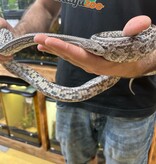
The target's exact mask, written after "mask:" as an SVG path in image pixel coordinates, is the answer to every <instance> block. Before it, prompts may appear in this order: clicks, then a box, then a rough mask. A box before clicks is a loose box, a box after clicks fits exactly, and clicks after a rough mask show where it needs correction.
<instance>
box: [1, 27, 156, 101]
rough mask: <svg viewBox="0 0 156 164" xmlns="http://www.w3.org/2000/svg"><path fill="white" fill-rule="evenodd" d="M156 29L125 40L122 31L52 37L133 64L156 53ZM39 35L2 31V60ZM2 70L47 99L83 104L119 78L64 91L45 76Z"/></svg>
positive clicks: (13, 66) (23, 69) (14, 66)
mask: <svg viewBox="0 0 156 164" xmlns="http://www.w3.org/2000/svg"><path fill="white" fill-rule="evenodd" d="M155 33H156V27H155V25H152V26H151V27H149V28H148V29H147V30H145V31H143V32H142V33H140V34H138V35H136V36H134V37H122V34H121V31H114V32H102V33H99V34H95V35H93V36H92V37H91V39H84V38H79V37H74V36H68V35H59V34H49V33H45V34H46V35H47V36H49V37H55V38H59V39H62V40H64V41H67V42H69V43H72V44H74V45H77V46H80V47H82V48H83V49H85V50H86V51H88V52H91V53H92V54H95V55H98V56H102V57H104V58H105V59H106V60H109V61H113V62H131V61H137V60H139V59H142V58H143V57H145V56H147V55H148V54H150V53H152V52H153V51H154V50H155V49H156V35H155ZM36 34H37V33H30V34H26V35H24V36H21V37H19V38H14V37H13V35H12V34H11V33H10V32H9V31H8V30H6V29H1V30H0V54H1V56H2V57H5V56H9V55H10V54H11V55H13V54H14V53H16V52H18V51H20V50H22V49H23V48H26V47H29V46H31V45H35V44H36V43H34V41H33V38H34V36H35V35H36ZM3 66H4V67H5V68H6V69H7V70H8V71H9V72H11V73H13V74H15V75H16V76H18V77H19V78H21V79H23V80H25V81H26V82H28V83H29V84H30V85H32V86H33V87H34V88H36V89H37V90H39V91H41V92H42V93H43V94H45V95H46V96H48V97H51V98H53V99H55V100H59V101H64V102H80V101H84V100H87V99H90V98H92V97H94V96H96V95H98V94H100V93H102V92H103V91H105V90H107V89H109V88H111V87H112V86H114V85H115V84H116V83H117V82H118V81H119V80H120V77H112V76H104V75H101V76H97V77H96V78H94V79H91V80H90V81H88V82H86V83H84V84H83V85H81V86H78V87H65V86H60V85H57V84H55V83H52V82H49V81H47V80H46V79H45V78H44V77H43V76H41V75H40V74H39V73H37V72H36V71H34V70H33V69H32V68H30V67H28V66H26V65H24V64H20V63H17V62H16V61H14V60H12V61H7V62H5V63H3Z"/></svg>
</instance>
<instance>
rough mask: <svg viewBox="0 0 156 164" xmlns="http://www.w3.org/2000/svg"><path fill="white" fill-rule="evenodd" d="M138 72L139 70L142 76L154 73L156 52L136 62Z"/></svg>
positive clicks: (155, 69)
mask: <svg viewBox="0 0 156 164" xmlns="http://www.w3.org/2000/svg"><path fill="white" fill-rule="evenodd" d="M138 70H140V74H142V75H143V74H148V73H150V72H154V71H156V50H155V51H154V52H153V53H152V54H151V55H149V56H147V57H146V58H144V59H142V60H141V61H139V62H138Z"/></svg>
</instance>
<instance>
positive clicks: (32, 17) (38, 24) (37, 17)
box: [14, 0, 59, 36]
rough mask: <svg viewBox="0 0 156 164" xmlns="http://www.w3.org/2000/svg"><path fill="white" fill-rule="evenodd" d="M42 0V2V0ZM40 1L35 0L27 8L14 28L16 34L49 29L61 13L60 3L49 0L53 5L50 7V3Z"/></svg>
mask: <svg viewBox="0 0 156 164" xmlns="http://www.w3.org/2000/svg"><path fill="white" fill-rule="evenodd" d="M40 1H41V2H42V0H40ZM40 1H35V3H34V4H32V5H31V6H30V7H29V8H28V9H27V10H26V12H25V13H24V15H23V17H22V19H21V20H20V21H19V23H18V24H17V25H16V26H15V28H14V30H15V35H16V36H19V35H22V34H25V33H31V32H48V31H49V28H50V25H51V23H52V22H53V21H54V19H55V18H56V16H57V15H58V13H59V4H56V3H53V2H49V1H50V0H49V1H48V0H47V1H48V2H49V3H50V4H49V5H51V7H49V8H48V7H47V6H48V4H46V5H47V6H46V5H44V4H43V3H41V2H40ZM51 1H52V0H51ZM44 2H45V1H44ZM52 5H53V6H52ZM50 10H54V11H50Z"/></svg>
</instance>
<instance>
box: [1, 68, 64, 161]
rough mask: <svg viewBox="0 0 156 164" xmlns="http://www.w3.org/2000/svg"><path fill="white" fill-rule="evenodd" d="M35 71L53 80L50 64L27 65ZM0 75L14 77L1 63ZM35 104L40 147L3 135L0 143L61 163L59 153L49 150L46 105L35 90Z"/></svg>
mask: <svg viewBox="0 0 156 164" xmlns="http://www.w3.org/2000/svg"><path fill="white" fill-rule="evenodd" d="M29 66H31V67H32V68H33V69H35V70H36V71H38V72H39V73H40V74H41V75H43V76H44V77H45V78H47V79H48V80H49V81H55V73H56V67H52V66H37V65H29ZM0 76H10V77H16V76H14V75H13V74H11V73H10V72H8V71H7V70H6V69H5V68H4V67H3V66H2V65H0ZM34 99H35V104H36V108H35V109H36V115H37V119H38V125H39V126H38V131H39V136H40V139H41V147H36V146H33V145H29V144H26V143H23V142H20V141H17V140H14V139H11V138H7V137H4V136H0V144H1V145H4V146H7V147H10V148H14V149H16V150H19V151H22V152H25V153H28V154H31V155H34V156H37V157H39V158H42V159H45V160H48V161H51V162H55V163H57V164H63V163H65V162H64V159H63V157H62V156H61V155H58V154H54V153H52V152H50V151H49V149H50V143H49V138H48V125H47V115H46V106H45V96H44V95H43V94H42V93H40V92H37V94H36V96H35V97H34Z"/></svg>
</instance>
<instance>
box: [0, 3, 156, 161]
mask: <svg viewBox="0 0 156 164" xmlns="http://www.w3.org/2000/svg"><path fill="white" fill-rule="evenodd" d="M58 1H59V2H58ZM58 1H57V0H36V1H35V2H34V4H33V5H32V6H31V7H30V8H29V9H28V10H27V12H26V13H25V14H24V16H23V17H22V19H21V21H20V22H19V23H18V24H17V26H16V27H15V28H12V27H11V26H10V25H9V24H8V23H7V22H6V21H5V20H3V19H1V20H0V27H6V28H8V29H9V30H10V31H12V32H13V33H14V35H15V36H16V37H17V36H20V35H22V34H25V33H30V32H47V31H48V30H49V27H50V25H51V22H53V21H54V20H55V18H56V17H57V16H58V14H59V13H60V12H59V11H60V2H61V21H62V23H61V33H63V34H67V35H74V36H79V37H84V38H89V37H90V36H91V35H92V34H94V33H98V32H101V31H113V30H122V29H123V28H124V26H125V24H126V23H127V22H128V21H129V20H130V19H131V18H133V17H135V16H138V15H147V16H149V17H150V18H151V20H152V23H156V14H155V5H156V2H155V1H153V0H149V1H148V2H147V1H146V0H142V1H136V0H131V1H126V2H125V1H124V0H121V1H118V2H117V1H116V0H111V1H107V0H106V1H102V0H97V1H96V0H95V1H93V0H92V1H89V0H86V1H83V0H81V1H80V0H79V1H64V0H62V1H61V0H58ZM133 20H134V19H133ZM136 20H137V21H136ZM132 22H133V21H132ZM134 22H135V23H130V24H129V25H128V27H126V30H125V29H124V30H125V31H124V32H123V33H124V35H128V34H130V35H131V34H132V35H133V34H134V33H133V32H132V31H133V30H135V31H137V32H138V33H139V32H140V31H141V30H142V29H143V26H146V27H148V26H149V22H150V21H149V18H148V17H146V16H141V17H139V18H138V17H137V18H135V20H134ZM139 22H140V24H139ZM136 24H137V25H136ZM34 41H35V42H37V43H38V44H39V45H38V49H39V50H40V51H46V52H49V53H55V54H56V55H58V56H60V57H62V58H63V59H61V58H60V59H59V61H58V67H57V76H56V82H57V83H58V84H59V85H64V86H70V87H71V86H78V85H81V84H83V83H84V82H86V81H88V80H90V79H92V78H94V77H96V76H97V75H99V74H105V75H113V76H121V77H127V78H122V79H121V80H120V81H119V82H118V83H117V84H116V85H115V86H114V87H112V88H111V89H109V90H107V91H105V92H103V93H101V94H100V95H97V96H95V97H94V98H91V99H89V100H86V101H83V102H79V103H67V102H57V122H56V138H57V140H58V141H59V142H60V145H61V149H62V154H63V155H64V158H65V161H66V163H67V164H86V163H89V162H91V161H92V159H93V158H94V157H95V156H96V153H97V149H98V144H99V142H100V143H102V146H103V152H104V156H105V160H106V164H147V162H148V151H149V149H150V145H151V140H152V136H153V130H154V125H155V114H156V113H155V109H156V84H155V81H156V78H155V76H144V77H140V76H141V75H143V74H145V73H148V72H151V71H154V70H156V58H155V55H156V53H155V52H153V53H152V54H150V55H149V56H148V57H146V58H145V59H142V60H140V61H138V62H131V63H114V62H109V61H106V60H105V59H103V58H101V57H97V56H95V55H92V54H90V53H88V52H86V51H85V50H83V49H81V48H80V47H76V46H74V45H71V44H69V43H66V42H63V41H61V40H58V39H55V38H49V37H47V36H46V35H39V34H38V35H36V37H35V38H34ZM128 77H137V78H135V80H134V81H133V91H134V92H135V95H133V94H132V93H131V92H130V90H129V88H128V83H129V79H128Z"/></svg>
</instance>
